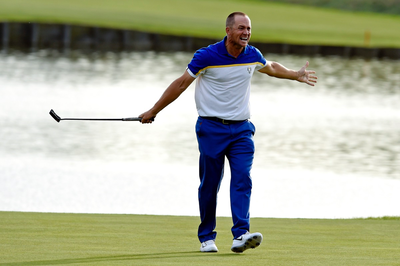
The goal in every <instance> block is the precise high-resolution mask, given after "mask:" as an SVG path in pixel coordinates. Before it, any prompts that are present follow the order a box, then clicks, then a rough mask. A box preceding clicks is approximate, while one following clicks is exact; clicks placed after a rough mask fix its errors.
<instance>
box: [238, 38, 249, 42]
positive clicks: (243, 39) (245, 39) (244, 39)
mask: <svg viewBox="0 0 400 266" xmlns="http://www.w3.org/2000/svg"><path fill="white" fill-rule="evenodd" d="M248 39H249V38H240V40H242V41H246V42H247V40H248Z"/></svg>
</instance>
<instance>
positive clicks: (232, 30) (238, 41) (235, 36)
mask: <svg viewBox="0 0 400 266" xmlns="http://www.w3.org/2000/svg"><path fill="white" fill-rule="evenodd" d="M226 34H227V36H228V38H227V42H228V43H227V45H231V46H232V47H234V48H236V49H238V48H239V49H242V48H245V47H246V45H247V44H248V43H249V40H250V35H251V21H250V18H249V17H248V16H242V15H236V16H235V17H234V23H233V24H231V25H227V27H226Z"/></svg>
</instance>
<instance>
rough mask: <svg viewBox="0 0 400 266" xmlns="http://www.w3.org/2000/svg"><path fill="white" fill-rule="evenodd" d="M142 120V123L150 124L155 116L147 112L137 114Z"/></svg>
mask: <svg viewBox="0 0 400 266" xmlns="http://www.w3.org/2000/svg"><path fill="white" fill-rule="evenodd" d="M139 117H140V118H142V120H141V121H140V122H141V123H142V124H151V123H153V121H154V118H155V116H152V115H150V114H148V112H146V113H143V114H141V115H139Z"/></svg>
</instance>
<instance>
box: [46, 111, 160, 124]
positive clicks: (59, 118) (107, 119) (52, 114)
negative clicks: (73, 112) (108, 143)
mask: <svg viewBox="0 0 400 266" xmlns="http://www.w3.org/2000/svg"><path fill="white" fill-rule="evenodd" d="M49 114H50V115H51V117H53V118H54V120H56V121H57V122H60V121H61V120H75V121H142V118H141V117H126V118H71V117H69V118H61V117H60V116H58V115H57V114H56V112H55V111H54V110H53V109H51V110H50V112H49ZM152 120H153V121H154V119H152Z"/></svg>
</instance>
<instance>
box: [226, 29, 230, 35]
mask: <svg viewBox="0 0 400 266" xmlns="http://www.w3.org/2000/svg"><path fill="white" fill-rule="evenodd" d="M230 31H231V28H230V27H226V28H225V32H226V35H229V32H230Z"/></svg>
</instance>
